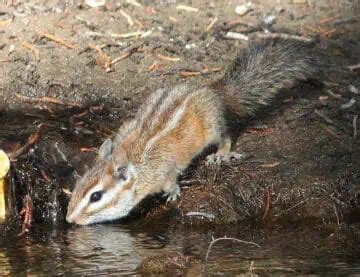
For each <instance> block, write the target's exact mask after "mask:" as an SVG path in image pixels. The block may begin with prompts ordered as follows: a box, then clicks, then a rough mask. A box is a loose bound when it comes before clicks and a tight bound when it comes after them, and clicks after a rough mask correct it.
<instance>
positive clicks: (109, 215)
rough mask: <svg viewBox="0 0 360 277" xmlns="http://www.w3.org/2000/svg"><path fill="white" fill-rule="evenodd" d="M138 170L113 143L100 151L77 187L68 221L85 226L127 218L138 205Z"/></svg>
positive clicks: (109, 141)
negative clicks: (136, 189) (136, 188)
mask: <svg viewBox="0 0 360 277" xmlns="http://www.w3.org/2000/svg"><path fill="white" fill-rule="evenodd" d="M136 176H137V174H136V169H135V166H134V165H133V164H131V163H130V162H129V161H128V159H127V155H126V152H125V150H124V149H123V148H122V147H121V146H116V147H115V149H113V145H112V142H111V140H110V139H108V140H106V141H105V142H104V143H103V144H102V145H101V147H100V149H99V153H98V158H97V162H96V164H95V165H94V166H93V167H92V168H91V169H90V170H89V171H88V172H87V173H86V174H85V175H84V176H83V177H82V178H81V179H80V180H79V181H78V182H77V183H76V185H75V189H74V191H73V192H72V196H71V199H70V203H69V206H68V211H67V216H66V220H67V221H68V222H70V223H72V222H75V223H77V224H80V225H86V224H91V223H96V222H103V221H108V220H114V219H118V218H121V217H124V216H126V215H128V214H129V212H130V210H131V209H132V208H133V207H134V205H136V204H137V202H138V201H136V199H135V193H134V192H135V183H136V181H137V177H136Z"/></svg>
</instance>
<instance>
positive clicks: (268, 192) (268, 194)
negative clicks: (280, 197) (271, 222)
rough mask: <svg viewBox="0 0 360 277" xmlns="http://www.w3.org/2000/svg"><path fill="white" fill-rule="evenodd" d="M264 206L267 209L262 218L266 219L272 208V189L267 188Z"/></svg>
mask: <svg viewBox="0 0 360 277" xmlns="http://www.w3.org/2000/svg"><path fill="white" fill-rule="evenodd" d="M264 196H265V197H264V207H265V210H264V214H263V216H262V218H261V219H262V220H264V219H265V218H266V217H267V215H268V213H269V210H270V202H271V199H270V191H269V189H266V190H265V195H264Z"/></svg>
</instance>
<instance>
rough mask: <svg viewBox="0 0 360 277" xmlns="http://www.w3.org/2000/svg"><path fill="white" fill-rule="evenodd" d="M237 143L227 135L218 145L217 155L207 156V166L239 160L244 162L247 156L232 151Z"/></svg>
mask: <svg viewBox="0 0 360 277" xmlns="http://www.w3.org/2000/svg"><path fill="white" fill-rule="evenodd" d="M235 143H236V139H235V141H234V140H233V139H232V138H231V137H230V136H229V135H225V136H224V137H223V138H222V139H221V140H220V143H219V145H218V150H217V152H216V153H214V154H211V155H209V156H207V158H206V165H207V166H211V165H220V164H221V163H230V162H231V161H234V160H235V161H237V160H244V159H246V158H247V155H246V154H242V153H237V152H234V151H232V149H233V146H234V145H235Z"/></svg>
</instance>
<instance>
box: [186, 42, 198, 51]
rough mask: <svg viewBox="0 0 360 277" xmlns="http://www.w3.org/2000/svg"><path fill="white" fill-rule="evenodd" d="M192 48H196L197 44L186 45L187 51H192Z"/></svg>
mask: <svg viewBox="0 0 360 277" xmlns="http://www.w3.org/2000/svg"><path fill="white" fill-rule="evenodd" d="M192 48H196V44H195V43H191V44H186V45H185V49H187V50H190V49H192Z"/></svg>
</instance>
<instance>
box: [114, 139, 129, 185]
mask: <svg viewBox="0 0 360 277" xmlns="http://www.w3.org/2000/svg"><path fill="white" fill-rule="evenodd" d="M112 161H113V167H114V175H115V176H117V177H119V178H120V179H124V180H125V179H126V176H125V173H126V169H127V166H128V158H127V155H126V151H125V149H124V148H123V147H122V146H121V145H117V146H116V147H115V148H114V150H113V153H112Z"/></svg>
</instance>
